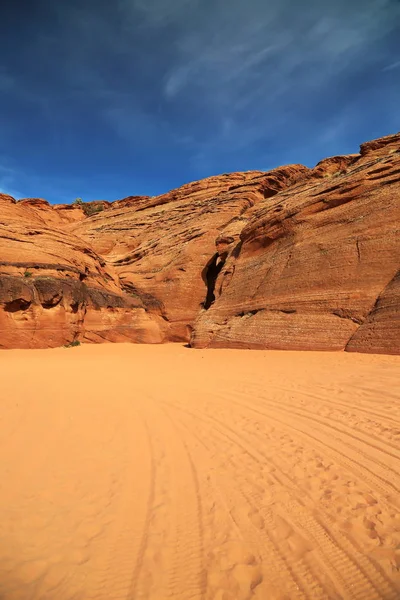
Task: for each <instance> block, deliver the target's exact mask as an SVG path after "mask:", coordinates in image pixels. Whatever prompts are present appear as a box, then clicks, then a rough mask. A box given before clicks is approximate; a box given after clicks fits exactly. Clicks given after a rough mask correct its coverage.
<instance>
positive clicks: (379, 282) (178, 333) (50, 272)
mask: <svg viewBox="0 0 400 600" xmlns="http://www.w3.org/2000/svg"><path fill="white" fill-rule="evenodd" d="M0 215H1V219H0V347H3V348H4V347H46V346H57V345H61V344H63V343H67V342H69V341H72V340H73V339H81V340H85V341H102V340H109V341H122V340H129V341H135V342H151V343H153V342H163V341H188V340H189V339H190V341H191V345H192V346H194V347H218V346H226V347H246V348H282V349H327V350H343V349H346V350H349V351H361V352H387V353H389V352H391V353H400V324H399V305H400V301H399V296H400V289H399V288H400V282H399V274H398V273H399V255H400V247H399V240H400V235H399V220H400V135H399V134H397V135H393V136H387V137H385V138H381V139H379V140H374V141H372V142H368V143H366V144H363V145H362V146H361V153H360V154H354V155H347V156H338V157H332V158H328V159H324V160H322V161H321V162H320V163H318V165H317V166H316V167H315V168H314V169H308V168H306V167H304V166H302V165H290V166H286V167H281V168H278V169H274V170H273V171H270V172H268V173H264V172H259V171H254V172H253V171H252V172H246V173H231V174H226V175H221V176H217V177H210V178H208V179H204V180H202V181H198V182H195V183H191V184H187V185H184V186H182V187H181V188H179V189H177V190H173V191H171V192H169V193H167V194H164V195H161V196H158V197H155V198H150V197H146V196H143V197H139V196H129V197H128V198H125V199H123V200H120V201H117V202H113V203H110V202H106V201H97V202H93V203H90V204H88V205H85V206H83V207H82V206H76V205H72V206H71V205H63V206H51V205H50V204H48V203H47V202H46V201H44V200H41V199H26V200H23V201H20V202H15V200H14V199H13V198H11V197H10V196H4V195H3V196H0Z"/></svg>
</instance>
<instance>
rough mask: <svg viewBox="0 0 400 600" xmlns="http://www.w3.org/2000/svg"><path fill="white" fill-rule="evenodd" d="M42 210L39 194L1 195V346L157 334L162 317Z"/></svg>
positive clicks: (153, 337)
mask: <svg viewBox="0 0 400 600" xmlns="http://www.w3.org/2000/svg"><path fill="white" fill-rule="evenodd" d="M45 210H46V204H45V203H44V202H43V201H40V202H38V201H34V202H33V201H24V202H17V203H16V202H15V201H14V200H13V199H10V198H1V197H0V214H1V219H0V348H45V347H54V346H61V345H64V344H67V343H69V342H71V341H74V340H77V339H79V340H83V341H127V340H128V341H143V342H149V343H152V342H160V341H163V335H162V320H161V319H159V321H161V323H158V322H157V318H154V317H149V316H148V314H147V312H146V309H145V307H144V304H143V302H142V300H141V299H140V298H139V297H138V296H135V297H132V296H129V295H127V294H125V293H124V292H123V291H122V290H121V287H120V285H119V279H118V276H117V275H116V273H114V272H113V271H112V269H111V268H110V267H108V266H107V265H106V263H105V261H104V259H103V258H101V257H100V256H98V255H97V254H96V253H95V252H94V251H93V249H92V248H90V247H89V246H88V245H87V244H86V243H85V242H84V241H82V240H80V239H79V238H77V237H76V236H74V235H72V234H70V233H67V232H65V231H62V230H60V229H56V228H55V227H54V226H45V225H44V223H45V222H46V221H47V222H48V223H51V219H50V218H49V219H47V218H46V214H44V211H45ZM47 210H48V213H49V214H50V215H51V214H52V208H51V207H48V209H47Z"/></svg>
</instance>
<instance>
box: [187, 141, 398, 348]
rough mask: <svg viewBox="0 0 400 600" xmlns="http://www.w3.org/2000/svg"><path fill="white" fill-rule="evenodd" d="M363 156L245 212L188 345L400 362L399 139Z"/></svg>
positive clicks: (372, 145) (382, 143)
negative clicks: (372, 356) (378, 355)
mask: <svg viewBox="0 0 400 600" xmlns="http://www.w3.org/2000/svg"><path fill="white" fill-rule="evenodd" d="M364 147H365V150H364V152H363V154H362V156H358V157H351V159H350V160H349V162H347V165H346V166H345V168H343V165H340V170H339V171H338V172H337V173H336V174H333V176H330V177H323V178H322V179H321V180H319V181H316V180H315V178H314V177H313V176H311V177H310V178H309V179H307V180H305V181H302V182H300V183H299V184H297V185H295V186H291V187H290V188H289V189H287V190H284V191H282V192H280V193H279V194H277V195H276V196H274V197H273V198H271V199H268V200H266V201H262V202H261V203H259V204H258V205H257V206H255V207H254V208H253V209H251V210H250V211H248V212H247V219H248V222H247V224H246V226H245V227H244V228H243V229H242V231H241V234H240V241H239V242H238V243H237V245H236V246H235V247H234V248H233V249H232V250H231V252H230V253H229V255H228V257H227V259H226V262H225V265H224V268H223V269H221V272H220V273H219V275H218V278H217V280H216V282H215V298H216V300H215V302H214V303H213V304H212V306H211V307H210V308H209V310H207V311H202V312H201V313H200V315H199V317H198V319H197V321H196V323H195V326H194V332H193V334H192V339H191V344H192V346H194V347H201V348H204V347H221V346H224V347H225V346H227V347H236V348H276V349H298V350H349V351H359V352H385V353H400V294H399V291H400V290H399V275H398V271H399V259H400V229H399V219H400V136H398V135H396V136H389V137H387V138H384V139H383V140H376V141H375V142H374V143H370V144H369V145H368V146H367V145H364ZM336 162H337V164H339V163H340V161H336ZM320 166H321V163H320V165H319V167H320ZM319 167H318V166H317V168H316V169H318V168H319Z"/></svg>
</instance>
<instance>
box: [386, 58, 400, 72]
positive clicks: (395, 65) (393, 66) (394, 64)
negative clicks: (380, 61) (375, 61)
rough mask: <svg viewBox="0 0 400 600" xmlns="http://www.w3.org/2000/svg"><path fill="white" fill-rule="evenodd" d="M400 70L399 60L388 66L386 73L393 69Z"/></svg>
mask: <svg viewBox="0 0 400 600" xmlns="http://www.w3.org/2000/svg"><path fill="white" fill-rule="evenodd" d="M399 68H400V60H397V61H396V62H392V63H390V64H389V65H386V67H384V69H383V70H384V71H393V69H399Z"/></svg>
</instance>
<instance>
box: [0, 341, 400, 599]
mask: <svg viewBox="0 0 400 600" xmlns="http://www.w3.org/2000/svg"><path fill="white" fill-rule="evenodd" d="M0 382H1V388H0V397H1V413H0V414H1V421H0V423H1V425H0V426H1V430H0V455H1V466H0V482H1V493H0V598H1V600H17V599H18V600H36V599H37V600H50V599H51V600H67V599H68V600H91V599H93V600H119V599H121V600H128V599H129V600H136V599H138V600H139V599H157V600H163V599H175V600H189V599H191V600H197V599H198V600H200V599H204V600H208V599H209V600H211V599H213V600H245V599H250V598H252V599H253V598H254V599H263V600H264V599H265V600H276V599H280V600H283V599H288V600H292V599H297V598H299V599H306V598H307V599H314V598H318V599H319V598H336V599H339V598H344V599H350V598H355V599H359V600H372V599H377V598H384V599H385V600H388V599H393V600H395V599H398V598H400V573H399V570H400V493H399V490H400V398H399V391H400V358H399V357H388V356H369V355H356V354H344V353H343V354H342V353H317V352H309V353H299V352H297V353H296V352H251V351H240V350H238V351H236V350H228V351H227V350H209V351H196V350H189V349H186V348H183V347H182V346H180V345H167V346H134V345H102V346H83V347H80V348H71V349H63V348H60V349H56V350H34V351H30V350H27V351H21V350H19V351H4V352H1V353H0Z"/></svg>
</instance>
